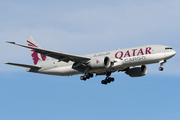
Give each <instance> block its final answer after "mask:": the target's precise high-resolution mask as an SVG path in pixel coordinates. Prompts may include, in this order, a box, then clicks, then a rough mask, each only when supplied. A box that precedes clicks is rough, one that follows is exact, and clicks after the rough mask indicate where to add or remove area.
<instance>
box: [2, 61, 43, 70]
mask: <svg viewBox="0 0 180 120" xmlns="http://www.w3.org/2000/svg"><path fill="white" fill-rule="evenodd" d="M5 64H8V65H15V66H20V67H25V68H38V69H40V68H41V67H40V66H35V65H26V64H19V63H10V62H8V63H5Z"/></svg>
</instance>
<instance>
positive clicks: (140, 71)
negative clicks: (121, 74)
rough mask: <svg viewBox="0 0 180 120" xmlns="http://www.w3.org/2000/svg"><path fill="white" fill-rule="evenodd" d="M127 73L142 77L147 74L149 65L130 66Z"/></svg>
mask: <svg viewBox="0 0 180 120" xmlns="http://www.w3.org/2000/svg"><path fill="white" fill-rule="evenodd" d="M125 73H126V74H127V75H129V76H131V77H141V76H144V75H146V73H147V67H146V66H145V65H142V66H138V67H133V68H129V69H128V70H126V72H125Z"/></svg>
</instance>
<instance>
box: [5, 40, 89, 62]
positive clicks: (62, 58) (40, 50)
mask: <svg viewBox="0 0 180 120" xmlns="http://www.w3.org/2000/svg"><path fill="white" fill-rule="evenodd" d="M7 43H11V44H15V45H18V46H21V47H25V48H29V49H33V50H35V52H37V53H40V54H43V55H44V56H49V57H52V58H55V59H58V60H59V61H65V62H68V61H73V62H80V61H88V60H90V59H91V58H89V57H85V56H81V55H73V54H69V53H62V52H57V51H52V50H47V49H43V48H36V47H31V46H27V45H22V44H18V43H15V42H8V41H7Z"/></svg>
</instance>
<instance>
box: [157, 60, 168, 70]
mask: <svg viewBox="0 0 180 120" xmlns="http://www.w3.org/2000/svg"><path fill="white" fill-rule="evenodd" d="M159 63H160V67H159V71H163V70H164V68H163V67H162V66H163V64H164V63H166V60H162V61H160V62H159Z"/></svg>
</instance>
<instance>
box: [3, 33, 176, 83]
mask: <svg viewBox="0 0 180 120" xmlns="http://www.w3.org/2000/svg"><path fill="white" fill-rule="evenodd" d="M26 40H27V43H28V46H27V45H22V44H18V43H15V42H8V43H11V44H15V45H18V46H22V47H25V48H29V49H30V51H31V56H32V59H33V62H34V65H26V64H18V63H10V62H8V63H6V64H9V65H15V66H20V67H25V68H26V71H27V72H34V73H42V74H48V75H59V76H72V75H76V74H84V75H83V76H81V77H80V79H81V80H84V81H85V80H86V79H89V78H91V77H93V74H96V75H106V78H105V79H104V80H102V81H101V83H102V84H105V85H106V84H107V83H110V82H113V81H114V78H112V77H110V75H111V73H113V72H116V71H118V72H119V71H125V73H126V74H127V75H129V76H131V77H141V76H144V75H146V73H147V67H146V65H147V64H152V63H160V67H159V70H160V71H163V67H162V65H163V63H165V62H166V61H167V60H168V59H170V58H171V57H173V56H174V55H175V54H176V51H175V50H173V49H172V48H171V47H169V46H164V45H146V46H140V47H133V48H127V49H118V50H113V51H106V52H100V53H94V54H88V55H74V54H69V53H62V52H57V51H52V50H47V49H43V48H41V47H40V46H39V45H38V44H37V43H36V42H35V41H34V39H33V38H32V37H31V36H29V37H26ZM50 57H51V58H54V59H51V58H50Z"/></svg>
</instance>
